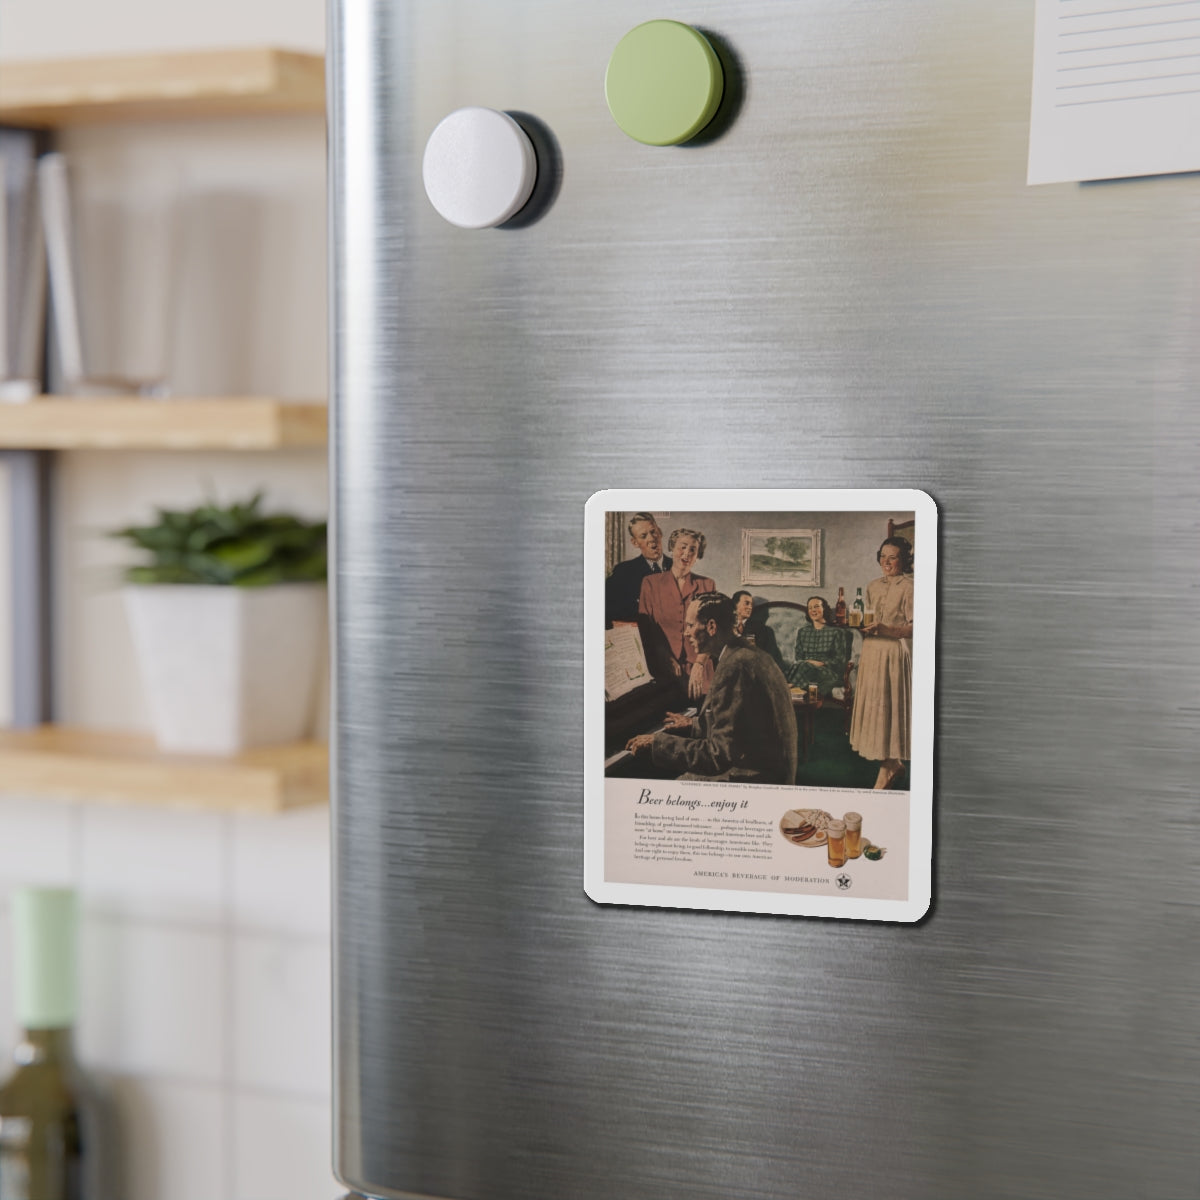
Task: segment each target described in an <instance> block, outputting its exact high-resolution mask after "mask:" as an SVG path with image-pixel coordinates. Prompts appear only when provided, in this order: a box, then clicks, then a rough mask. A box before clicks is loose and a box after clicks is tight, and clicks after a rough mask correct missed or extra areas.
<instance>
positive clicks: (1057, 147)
mask: <svg viewBox="0 0 1200 1200" xmlns="http://www.w3.org/2000/svg"><path fill="white" fill-rule="evenodd" d="M1035 22H1036V24H1035V33H1034V55H1033V106H1032V114H1031V119H1030V133H1029V173H1028V177H1027V178H1028V182H1029V183H1031V184H1033V183H1067V182H1073V181H1078V180H1087V179H1119V178H1124V177H1129V176H1137V175H1162V174H1169V173H1172V172H1177V171H1195V170H1200V137H1198V136H1197V130H1200V0H1037V7H1036V17H1035Z"/></svg>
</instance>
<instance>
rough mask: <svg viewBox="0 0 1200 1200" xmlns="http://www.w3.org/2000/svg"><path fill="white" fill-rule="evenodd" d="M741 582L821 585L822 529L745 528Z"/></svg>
mask: <svg viewBox="0 0 1200 1200" xmlns="http://www.w3.org/2000/svg"><path fill="white" fill-rule="evenodd" d="M742 584H743V586H752V585H756V586H760V587H762V586H768V587H769V586H771V585H772V584H773V585H775V586H776V587H821V586H822V580H821V530H819V529H743V530H742Z"/></svg>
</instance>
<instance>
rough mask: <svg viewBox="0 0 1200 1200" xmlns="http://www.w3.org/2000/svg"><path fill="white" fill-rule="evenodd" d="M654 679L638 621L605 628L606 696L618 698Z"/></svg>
mask: <svg viewBox="0 0 1200 1200" xmlns="http://www.w3.org/2000/svg"><path fill="white" fill-rule="evenodd" d="M649 682H650V672H649V670H648V669H647V667H646V652H645V651H644V650H643V649H642V637H641V634H639V633H638V627H637V626H636V625H614V626H613V627H612V628H611V629H607V630H605V632H604V699H605V700H615V699H616V698H617V697H618V696H624V695H625V693H626V692H632V691H633V689H634V688H636V687H641V685H642V684H643V683H649Z"/></svg>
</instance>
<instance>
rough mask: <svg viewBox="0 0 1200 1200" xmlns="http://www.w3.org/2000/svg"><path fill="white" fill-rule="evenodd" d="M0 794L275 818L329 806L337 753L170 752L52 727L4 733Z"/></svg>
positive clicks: (146, 741) (119, 736)
mask: <svg viewBox="0 0 1200 1200" xmlns="http://www.w3.org/2000/svg"><path fill="white" fill-rule="evenodd" d="M0 789H2V790H3V791H6V792H14V793H20V794H23V795H31V794H32V795H45V796H56V797H59V798H62V799H67V800H100V801H119V802H122V803H127V804H152V805H157V806H162V807H176V808H207V809H217V810H224V811H240V812H257V813H275V812H282V811H283V810H284V809H288V808H297V807H300V806H302V805H307V804H325V803H327V802H328V800H329V749H328V747H327V746H325V745H323V744H321V743H320V742H298V743H296V744H294V745H288V746H264V747H262V748H261V749H257V750H247V751H245V752H244V753H242V754H239V755H238V756H236V757H234V758H204V757H200V756H185V755H174V754H163V753H161V752H160V751H159V750H157V749H156V748H155V745H154V740H153V738H148V737H143V736H141V735H139V734H124V733H101V732H97V731H95V730H85V729H69V728H64V727H62V726H57V725H44V726H42V727H41V728H40V729H10V730H0Z"/></svg>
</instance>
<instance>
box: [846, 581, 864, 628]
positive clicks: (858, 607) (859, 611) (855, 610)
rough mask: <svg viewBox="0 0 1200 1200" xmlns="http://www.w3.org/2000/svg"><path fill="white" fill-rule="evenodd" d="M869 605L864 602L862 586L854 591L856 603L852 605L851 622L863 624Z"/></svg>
mask: <svg viewBox="0 0 1200 1200" xmlns="http://www.w3.org/2000/svg"><path fill="white" fill-rule="evenodd" d="M866 610H867V606H866V605H865V604H864V603H863V595H862V588H858V589H857V590H856V591H855V593H854V604H853V605H852V606H851V610H850V611H851V613H852V614H853V615H851V617H850V624H851V625H856V626H857V625H861V624H862V623H863V614H864V613H865V612H866Z"/></svg>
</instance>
